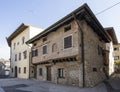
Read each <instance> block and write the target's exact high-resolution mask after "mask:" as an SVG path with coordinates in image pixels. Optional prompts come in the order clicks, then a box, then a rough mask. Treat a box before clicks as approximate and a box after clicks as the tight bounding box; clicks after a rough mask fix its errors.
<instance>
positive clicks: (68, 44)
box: [64, 35, 72, 49]
mask: <svg viewBox="0 0 120 92" xmlns="http://www.w3.org/2000/svg"><path fill="white" fill-rule="evenodd" d="M70 47H72V35H71V36H68V37H65V38H64V49H67V48H70Z"/></svg>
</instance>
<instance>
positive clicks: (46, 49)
mask: <svg viewBox="0 0 120 92" xmlns="http://www.w3.org/2000/svg"><path fill="white" fill-rule="evenodd" d="M45 46H46V47H47V49H46V53H44V51H43V47H45ZM46 54H48V45H47V44H45V45H43V46H42V55H46Z"/></svg>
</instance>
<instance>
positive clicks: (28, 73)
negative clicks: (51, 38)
mask: <svg viewBox="0 0 120 92" xmlns="http://www.w3.org/2000/svg"><path fill="white" fill-rule="evenodd" d="M42 30H43V29H41V28H37V27H33V26H31V25H26V24H24V23H22V24H21V25H20V26H19V27H18V28H17V29H16V30H15V31H14V32H13V33H12V34H11V35H10V36H9V37H8V38H7V42H8V45H9V47H10V65H11V67H10V68H11V72H10V76H11V77H18V78H26V79H27V78H31V77H33V74H34V70H33V68H32V64H31V63H30V61H31V60H30V56H31V55H30V52H31V46H28V45H26V44H25V42H26V41H28V40H29V39H31V38H32V37H33V36H35V35H37V34H38V33H40V32H41V31H42Z"/></svg>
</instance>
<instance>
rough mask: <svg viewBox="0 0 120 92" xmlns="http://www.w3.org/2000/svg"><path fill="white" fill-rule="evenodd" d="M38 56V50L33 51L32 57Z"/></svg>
mask: <svg viewBox="0 0 120 92" xmlns="http://www.w3.org/2000/svg"><path fill="white" fill-rule="evenodd" d="M35 56H38V49H35V50H33V51H32V57H35Z"/></svg>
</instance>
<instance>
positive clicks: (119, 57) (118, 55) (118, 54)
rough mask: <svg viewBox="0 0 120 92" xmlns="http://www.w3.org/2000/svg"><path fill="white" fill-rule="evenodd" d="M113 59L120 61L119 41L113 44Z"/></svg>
mask: <svg viewBox="0 0 120 92" xmlns="http://www.w3.org/2000/svg"><path fill="white" fill-rule="evenodd" d="M114 60H115V62H120V43H119V44H116V45H114Z"/></svg>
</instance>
